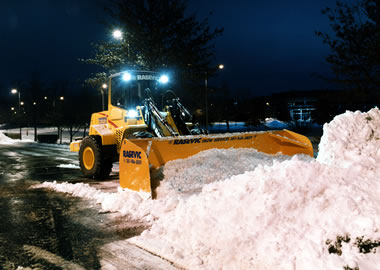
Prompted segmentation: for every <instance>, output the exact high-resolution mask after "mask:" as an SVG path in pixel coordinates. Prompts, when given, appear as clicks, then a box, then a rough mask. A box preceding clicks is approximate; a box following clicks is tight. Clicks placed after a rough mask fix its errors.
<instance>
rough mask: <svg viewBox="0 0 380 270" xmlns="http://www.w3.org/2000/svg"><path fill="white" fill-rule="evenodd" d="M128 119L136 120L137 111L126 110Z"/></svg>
mask: <svg viewBox="0 0 380 270" xmlns="http://www.w3.org/2000/svg"><path fill="white" fill-rule="evenodd" d="M127 116H128V118H136V117H137V111H136V110H133V109H132V110H128V113H127Z"/></svg>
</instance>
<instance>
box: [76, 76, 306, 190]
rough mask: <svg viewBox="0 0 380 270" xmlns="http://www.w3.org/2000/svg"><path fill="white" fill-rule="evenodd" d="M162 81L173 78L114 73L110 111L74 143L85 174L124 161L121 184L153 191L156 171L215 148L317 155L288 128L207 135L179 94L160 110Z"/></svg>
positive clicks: (103, 172)
mask: <svg viewBox="0 0 380 270" xmlns="http://www.w3.org/2000/svg"><path fill="white" fill-rule="evenodd" d="M162 82H165V83H166V82H167V80H162V79H161V78H160V76H159V74H158V73H155V72H150V71H128V72H121V73H117V74H114V75H111V76H110V80H109V91H108V110H106V111H102V112H98V113H94V114H92V116H91V123H90V131H89V136H87V137H85V138H84V139H83V140H82V141H76V142H73V143H71V144H70V149H71V150H72V151H76V152H79V161H80V162H79V163H80V167H81V170H82V172H83V175H84V176H85V177H89V178H106V177H107V176H108V175H109V173H110V171H111V169H112V163H113V162H116V161H119V178H120V185H121V187H123V188H129V189H132V190H136V191H145V192H149V193H150V192H151V191H152V190H151V181H150V170H151V169H155V168H159V167H160V166H163V165H164V164H165V163H167V162H168V161H171V160H176V159H183V158H187V157H189V156H192V155H195V154H197V153H199V152H201V151H204V150H208V149H212V148H221V149H227V148H254V149H256V150H258V151H260V152H264V153H268V154H277V153H281V154H284V155H294V154H306V155H310V156H313V148H312V145H311V143H310V140H309V139H308V138H306V137H305V136H302V135H300V134H297V133H294V132H291V131H288V130H280V131H267V132H248V133H239V134H223V135H206V134H205V132H204V131H203V130H202V129H200V128H199V127H198V125H197V124H194V123H192V116H191V114H190V113H189V112H188V111H187V110H186V109H185V107H184V106H183V105H182V104H181V102H180V101H179V99H178V98H177V97H175V98H172V99H171V100H170V102H169V104H168V105H167V106H165V108H162V109H161V110H160V109H158V108H157V106H156V103H155V102H154V98H155V96H156V98H157V95H158V94H157V93H159V92H160V91H161V92H162V89H160V88H161V87H162ZM111 86H112V89H111ZM165 93H173V92H172V91H167V92H165ZM158 96H159V95H158ZM164 96H165V95H164Z"/></svg>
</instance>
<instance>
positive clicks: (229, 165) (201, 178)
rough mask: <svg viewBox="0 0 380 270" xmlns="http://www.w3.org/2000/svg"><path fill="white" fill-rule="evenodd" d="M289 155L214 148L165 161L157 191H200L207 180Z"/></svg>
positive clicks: (306, 157) (216, 179)
mask: <svg viewBox="0 0 380 270" xmlns="http://www.w3.org/2000/svg"><path fill="white" fill-rule="evenodd" d="M289 158H290V157H289V156H284V155H275V156H273V155H267V154H264V153H261V152H258V151H256V150H255V149H232V148H231V149H211V150H209V151H203V152H201V153H199V154H197V155H194V156H192V157H189V158H187V159H183V160H174V161H170V162H168V163H166V164H165V167H164V170H163V174H164V176H165V179H164V181H163V182H162V183H161V185H160V186H159V188H158V192H157V193H158V194H162V195H166V196H168V195H167V194H166V193H167V191H166V192H165V190H169V191H181V192H191V191H200V190H201V188H202V187H203V186H204V185H205V184H210V183H212V182H215V181H220V180H224V179H226V178H229V177H231V176H233V175H238V174H242V173H244V172H246V171H253V170H254V169H255V168H256V167H257V166H258V165H259V164H262V165H263V164H265V165H272V164H273V162H274V161H275V160H278V161H283V160H288V159H289ZM304 158H305V159H308V158H309V157H308V156H304Z"/></svg>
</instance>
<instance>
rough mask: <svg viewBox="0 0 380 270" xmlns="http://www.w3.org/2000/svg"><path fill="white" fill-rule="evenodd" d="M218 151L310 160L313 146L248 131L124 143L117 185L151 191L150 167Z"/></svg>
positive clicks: (296, 138) (287, 134)
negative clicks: (239, 150)
mask: <svg viewBox="0 0 380 270" xmlns="http://www.w3.org/2000/svg"><path fill="white" fill-rule="evenodd" d="M213 148H219V149H228V148H254V149H256V150H257V151H260V152H264V153H267V154H277V153H281V154H284V155H295V154H305V155H310V156H312V157H313V147H312V145H311V143H310V140H309V139H308V138H306V137H305V136H302V135H300V134H297V133H294V132H292V131H289V130H280V131H268V132H248V133H239V134H223V135H213V136H207V135H204V136H183V137H170V138H148V139H132V140H126V139H125V140H124V141H123V143H122V147H121V150H120V172H119V175H120V185H121V187H122V188H129V189H132V190H136V191H145V192H151V186H150V174H149V169H150V168H153V169H154V168H159V167H160V166H163V165H164V164H165V163H167V162H169V161H171V160H176V159H183V158H187V157H190V156H192V155H195V154H197V153H199V152H201V151H204V150H208V149H213Z"/></svg>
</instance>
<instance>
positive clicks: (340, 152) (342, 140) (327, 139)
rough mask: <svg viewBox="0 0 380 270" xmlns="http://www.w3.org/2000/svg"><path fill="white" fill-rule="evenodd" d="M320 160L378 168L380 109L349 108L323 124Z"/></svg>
mask: <svg viewBox="0 0 380 270" xmlns="http://www.w3.org/2000/svg"><path fill="white" fill-rule="evenodd" d="M317 160H318V161H319V162H321V163H324V164H329V165H334V166H338V167H342V168H348V167H355V168H356V170H358V171H360V170H363V173H365V172H368V171H371V170H373V171H377V172H376V173H378V170H379V169H378V167H379V166H378V164H379V163H380V110H379V109H378V108H374V109H372V110H370V111H369V112H366V113H362V112H359V111H356V112H350V111H347V112H346V113H344V114H341V115H338V116H336V117H335V118H334V119H333V121H331V122H330V123H328V124H325V125H324V126H323V136H322V138H321V142H320V144H319V152H318V157H317Z"/></svg>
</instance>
